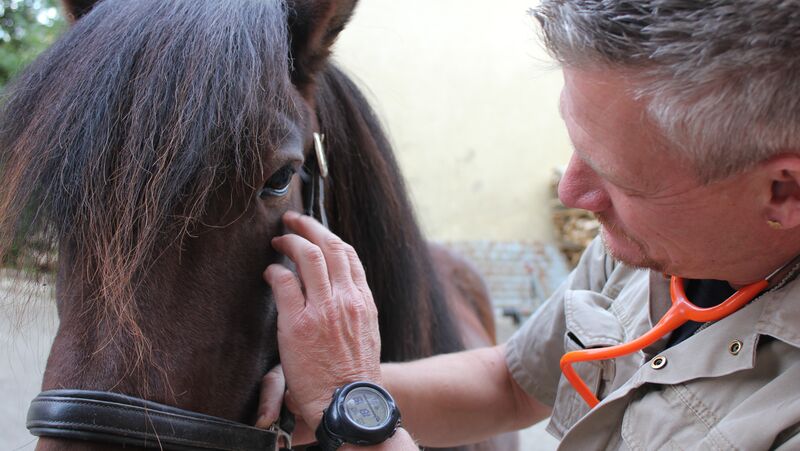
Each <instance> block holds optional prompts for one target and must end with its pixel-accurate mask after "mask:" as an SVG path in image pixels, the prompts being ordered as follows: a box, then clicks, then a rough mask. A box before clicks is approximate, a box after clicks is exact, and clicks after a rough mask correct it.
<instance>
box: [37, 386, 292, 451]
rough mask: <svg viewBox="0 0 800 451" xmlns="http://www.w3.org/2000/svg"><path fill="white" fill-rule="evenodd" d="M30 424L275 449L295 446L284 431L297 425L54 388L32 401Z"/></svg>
mask: <svg viewBox="0 0 800 451" xmlns="http://www.w3.org/2000/svg"><path fill="white" fill-rule="evenodd" d="M284 418H290V417H289V416H284ZM287 421H289V420H287ZM27 427H28V430H30V432H31V434H33V435H35V436H37V437H51V438H62V439H73V440H75V439H77V440H86V441H91V442H101V443H113V444H116V445H125V446H140V447H144V448H157V449H164V450H181V451H187V450H212V449H213V450H231V451H234V450H236V451H240V450H241V451H245V450H246V451H277V450H278V449H279V446H280V443H281V442H282V441H283V442H284V443H285V444H286V447H288V448H290V447H291V443H290V440H289V434H288V433H287V432H284V431H285V430H291V429H292V428H293V424H281V425H275V426H273V427H272V428H270V429H266V430H265V429H257V428H254V427H252V426H247V425H245V424H241V423H236V422H234V421H229V420H225V419H222V418H217V417H213V416H210V415H203V414H200V413H196V412H190V411H187V410H183V409H178V408H175V407H171V406H166V405H163V404H158V403H155V402H152V401H145V400H143V399H139V398H134V397H131V396H125V395H120V394H117V393H110V392H98V391H88V390H50V391H45V392H42V393H40V394H39V395H38V396H37V397H36V398H34V400H33V401H32V402H31V406H30V408H29V409H28V420H27ZM284 427H285V428H286V429H283V428H284Z"/></svg>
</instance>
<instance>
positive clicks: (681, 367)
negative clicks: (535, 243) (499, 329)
mask: <svg viewBox="0 0 800 451" xmlns="http://www.w3.org/2000/svg"><path fill="white" fill-rule="evenodd" d="M668 283H669V281H668V280H667V279H665V278H664V277H663V276H662V275H661V274H654V273H652V272H651V271H646V270H635V269H632V268H630V267H628V266H625V265H623V264H620V263H617V262H615V261H613V259H612V258H611V257H610V256H608V255H607V254H606V253H605V251H604V250H603V246H602V244H601V243H600V242H599V240H595V241H594V242H593V243H592V245H591V246H590V247H589V248H588V249H587V251H586V253H585V254H584V256H583V258H582V259H581V261H580V263H579V265H578V267H577V268H576V269H575V271H573V273H572V274H571V275H570V276H569V278H568V280H567V281H566V282H565V283H564V284H563V285H562V286H561V287H560V288H559V290H558V291H557V292H556V293H555V294H554V295H553V296H552V297H551V298H550V299H549V300H548V301H547V302H546V303H545V305H544V306H542V307H541V308H540V309H539V310H538V311H537V312H536V314H535V315H534V316H533V317H531V318H530V319H529V320H528V321H527V322H526V323H525V325H524V326H523V327H522V328H521V329H520V330H519V331H518V332H517V333H516V334H515V335H514V336H513V337H512V338H511V339H510V340H509V343H508V347H507V355H506V361H507V364H508V367H509V369H510V371H511V374H512V375H513V377H514V379H515V380H516V381H517V382H518V383H519V384H520V386H522V387H523V388H524V389H525V390H526V391H527V392H528V393H529V394H530V395H531V396H533V397H535V398H536V399H537V400H539V401H540V402H542V403H544V404H547V405H550V406H553V414H552V417H551V420H550V424H549V425H548V428H547V429H548V431H549V432H550V433H551V434H553V435H555V436H556V438H559V439H561V445H560V448H559V449H566V450H582V451H583V450H594V449H613V450H618V449H620V450H629V449H630V450H661V449H667V450H673V449H690V450H707V449H713V450H716V449H719V450H733V449H740V450H760V449H781V450H790V449H798V450H800V435H799V434H798V432H800V349H799V348H800V278H797V279H795V280H794V281H792V282H791V283H789V284H788V285H786V286H784V287H783V288H780V289H778V290H775V291H772V292H768V293H766V294H764V295H762V296H760V297H759V298H757V299H756V300H755V301H753V302H751V303H750V304H748V305H747V306H746V307H744V308H743V309H742V310H740V311H738V312H736V313H735V314H733V315H731V316H729V317H727V318H725V319H723V320H720V321H718V322H716V323H713V324H711V325H708V327H705V328H704V329H701V330H700V331H699V332H697V333H696V334H695V335H694V336H692V337H690V338H689V339H687V340H685V341H683V342H681V343H679V344H677V345H676V346H673V347H671V348H668V349H664V348H665V344H666V341H667V338H666V337H665V338H664V339H662V340H660V341H659V342H657V343H655V344H653V345H652V346H650V347H649V348H646V349H645V350H644V351H643V352H638V353H636V354H633V355H629V356H626V357H621V358H619V359H615V360H611V361H602V362H584V363H578V364H576V365H575V369H576V370H577V371H578V373H579V374H580V375H581V377H582V378H583V379H584V381H586V383H587V384H588V385H589V387H591V388H592V389H593V390H594V391H595V393H596V394H597V395H598V396H599V397H600V399H601V402H600V404H599V405H598V406H597V407H596V408H595V409H594V410H592V411H591V412H589V407H588V406H587V405H586V403H585V402H584V401H583V399H581V397H580V396H579V395H578V394H577V393H576V392H575V390H574V389H573V388H572V386H571V385H570V384H569V382H567V380H566V379H565V378H564V377H563V376H562V375H561V372H560V369H559V359H560V358H561V356H562V355H563V354H564V353H565V352H567V351H571V350H575V349H581V348H582V347H599V346H610V345H616V344H619V343H623V342H627V341H630V340H632V339H634V338H637V337H639V336H641V335H642V334H643V333H644V332H646V331H648V330H649V329H650V328H651V327H652V326H653V324H655V323H656V322H657V321H658V319H659V318H661V316H662V315H663V314H664V313H665V312H666V310H667V308H668V307H669V305H670V302H671V301H670V296H669V286H668ZM765 336H769V337H773V338H774V340H765V339H764V337H765ZM759 341H761V344H759ZM734 342H738V343H740V346H739V347H740V349H739V350H738V352H734V351H736V348H737V346H733V347H732V346H731V344H732V343H734ZM656 357H663V358H666V365H664V366H663V367H660V368H659V365H655V366H654V365H653V360H654V359H655V358H656ZM657 368H658V369H657Z"/></svg>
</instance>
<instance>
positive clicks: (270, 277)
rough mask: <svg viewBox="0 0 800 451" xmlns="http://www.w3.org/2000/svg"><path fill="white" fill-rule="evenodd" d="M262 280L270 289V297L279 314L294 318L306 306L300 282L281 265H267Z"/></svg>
mask: <svg viewBox="0 0 800 451" xmlns="http://www.w3.org/2000/svg"><path fill="white" fill-rule="evenodd" d="M264 280H266V281H267V283H268V284H269V286H270V287H272V296H273V298H275V306H276V307H277V308H278V313H279V314H286V315H289V316H295V315H297V314H299V313H300V312H302V311H303V309H304V308H305V306H306V303H305V299H306V298H305V296H304V295H303V289H302V287H301V285H300V281H299V280H298V279H297V275H295V273H293V272H291V271H289V269H288V268H286V267H285V266H283V265H278V264H275V265H269V266H268V267H267V270H266V271H264Z"/></svg>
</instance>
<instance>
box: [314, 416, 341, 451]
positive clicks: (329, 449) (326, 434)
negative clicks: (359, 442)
mask: <svg viewBox="0 0 800 451" xmlns="http://www.w3.org/2000/svg"><path fill="white" fill-rule="evenodd" d="M325 413H327V409H326V411H325V412H323V414H322V421H320V422H319V426H317V430H316V432H315V433H314V435H316V437H317V446H318V447H319V450H320V451H336V450H337V449H339V448H340V447H341V446H342V445H344V440H343V439H342V438H341V437H339V436H337V435H336V434H334V433H333V432H331V431H330V430H329V429H328V427H327V425H326V424H325Z"/></svg>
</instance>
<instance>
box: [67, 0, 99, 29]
mask: <svg viewBox="0 0 800 451" xmlns="http://www.w3.org/2000/svg"><path fill="white" fill-rule="evenodd" d="M99 2H100V0H61V3H62V4H63V5H64V12H65V15H66V17H67V21H69V23H71V24H72V23H75V21H77V20H78V19H80V18H81V17H83V16H84V15H86V13H88V12H89V11H91V9H92V8H93V7H94V5H96V4H97V3H99Z"/></svg>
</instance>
